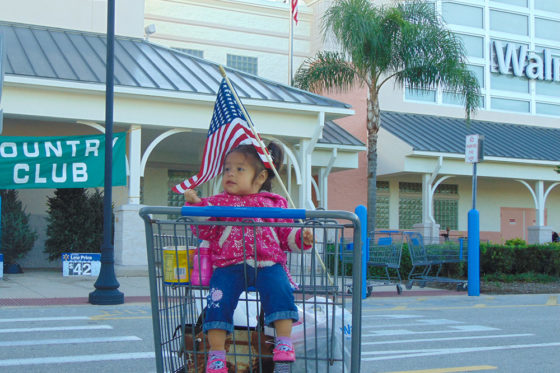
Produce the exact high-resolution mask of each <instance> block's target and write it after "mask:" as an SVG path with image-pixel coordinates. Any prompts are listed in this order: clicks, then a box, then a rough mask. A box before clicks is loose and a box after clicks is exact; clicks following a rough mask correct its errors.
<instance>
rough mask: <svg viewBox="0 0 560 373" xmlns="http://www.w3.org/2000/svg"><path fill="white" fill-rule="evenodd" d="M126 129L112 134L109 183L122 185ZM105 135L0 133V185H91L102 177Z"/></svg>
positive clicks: (24, 186) (63, 186)
mask: <svg viewBox="0 0 560 373" xmlns="http://www.w3.org/2000/svg"><path fill="white" fill-rule="evenodd" d="M125 149H126V133H124V132H122V133H116V134H114V137H113V186H120V185H126V164H125V162H126V160H125ZM104 170H105V135H89V136H64V137H9V136H0V189H37V188H92V187H100V186H103V185H104V181H105V171H104Z"/></svg>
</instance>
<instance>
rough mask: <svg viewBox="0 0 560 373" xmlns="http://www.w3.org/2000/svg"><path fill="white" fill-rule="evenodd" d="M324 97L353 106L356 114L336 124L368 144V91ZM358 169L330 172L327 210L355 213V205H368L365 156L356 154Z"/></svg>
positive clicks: (360, 90)
mask: <svg viewBox="0 0 560 373" xmlns="http://www.w3.org/2000/svg"><path fill="white" fill-rule="evenodd" d="M325 95H326V96H328V97H330V98H333V99H335V100H339V101H342V102H345V103H347V104H350V105H352V109H353V110H354V111H355V113H356V114H355V115H353V116H350V117H346V118H342V119H337V120H336V123H337V124H338V125H340V126H341V127H342V128H344V129H345V130H346V131H348V132H350V133H351V134H352V135H353V136H354V137H356V138H357V139H359V140H360V141H362V142H363V143H364V144H367V130H366V117H367V113H366V111H367V110H366V109H367V106H366V99H367V89H366V88H365V87H360V88H357V89H352V90H351V91H349V92H344V93H339V92H336V93H333V92H328V93H327V94H325ZM358 164H359V167H358V169H355V170H347V171H339V172H331V174H330V175H329V187H328V191H329V196H328V208H329V210H347V211H354V209H355V208H356V206H358V205H364V206H365V205H366V203H367V154H366V152H365V151H364V152H361V153H360V154H359V155H358Z"/></svg>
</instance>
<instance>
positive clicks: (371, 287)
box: [366, 285, 373, 298]
mask: <svg viewBox="0 0 560 373" xmlns="http://www.w3.org/2000/svg"><path fill="white" fill-rule="evenodd" d="M372 294H373V285H368V286H367V289H366V297H368V298H369V297H371V295H372Z"/></svg>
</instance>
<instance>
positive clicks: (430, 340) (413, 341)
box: [362, 333, 534, 346]
mask: <svg viewBox="0 0 560 373" xmlns="http://www.w3.org/2000/svg"><path fill="white" fill-rule="evenodd" d="M533 335H534V334H529V333H526V334H497V335H477V336H465V337H448V338H423V339H420V338H419V339H399V340H396V341H387V340H384V341H377V342H362V346H366V345H386V344H391V343H416V342H438V341H459V340H463V339H491V338H516V337H530V336H533Z"/></svg>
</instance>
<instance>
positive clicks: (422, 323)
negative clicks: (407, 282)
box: [368, 319, 464, 328]
mask: <svg viewBox="0 0 560 373" xmlns="http://www.w3.org/2000/svg"><path fill="white" fill-rule="evenodd" d="M451 324H464V322H462V321H455V320H447V319H420V320H417V321H416V323H408V324H379V325H368V328H393V327H396V326H398V327H403V326H427V325H451Z"/></svg>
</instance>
